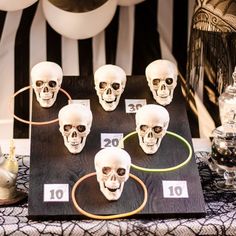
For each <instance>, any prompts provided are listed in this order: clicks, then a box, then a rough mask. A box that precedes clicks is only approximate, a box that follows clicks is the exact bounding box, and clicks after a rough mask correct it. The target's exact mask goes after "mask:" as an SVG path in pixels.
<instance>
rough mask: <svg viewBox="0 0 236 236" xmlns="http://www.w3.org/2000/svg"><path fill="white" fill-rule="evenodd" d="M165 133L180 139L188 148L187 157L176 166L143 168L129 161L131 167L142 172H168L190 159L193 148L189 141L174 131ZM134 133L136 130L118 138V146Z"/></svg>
mask: <svg viewBox="0 0 236 236" xmlns="http://www.w3.org/2000/svg"><path fill="white" fill-rule="evenodd" d="M166 133H167V134H169V135H172V136H174V137H175V138H177V139H179V140H180V141H182V142H183V143H184V144H185V146H186V147H187V148H188V151H189V154H188V157H187V159H186V160H185V161H183V162H182V163H180V164H178V165H176V166H172V167H168V168H161V169H152V168H144V167H141V166H137V165H134V164H132V163H131V167H133V168H134V169H136V170H141V171H144V172H168V171H173V170H177V169H179V168H180V167H182V166H184V165H186V164H187V163H188V162H189V161H190V159H191V157H192V154H193V150H192V147H191V145H190V144H189V142H188V141H187V140H186V139H185V138H183V137H182V136H181V135H179V134H176V133H174V132H171V131H166ZM134 134H137V131H134V132H131V133H129V134H127V135H126V136H125V137H124V138H123V139H121V140H120V144H119V146H121V144H122V142H124V141H125V140H126V139H128V138H129V137H130V136H132V135H134Z"/></svg>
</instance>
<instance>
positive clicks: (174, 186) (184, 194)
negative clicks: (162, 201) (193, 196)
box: [162, 180, 188, 198]
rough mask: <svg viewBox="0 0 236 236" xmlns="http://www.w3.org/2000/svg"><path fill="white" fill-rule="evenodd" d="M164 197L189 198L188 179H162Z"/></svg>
mask: <svg viewBox="0 0 236 236" xmlns="http://www.w3.org/2000/svg"><path fill="white" fill-rule="evenodd" d="M162 187H163V196H164V198H188V187H187V181H185V180H183V181H169V180H162Z"/></svg>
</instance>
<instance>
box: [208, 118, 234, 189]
mask: <svg viewBox="0 0 236 236" xmlns="http://www.w3.org/2000/svg"><path fill="white" fill-rule="evenodd" d="M212 134H213V141H212V148H211V159H212V160H213V162H214V164H215V165H216V166H217V167H218V168H220V169H221V170H223V171H224V178H225V181H224V182H221V183H217V186H218V187H220V188H221V189H233V190H236V123H235V122H228V123H225V124H223V125H222V126H219V127H217V128H216V129H215V130H214V131H213V133H212Z"/></svg>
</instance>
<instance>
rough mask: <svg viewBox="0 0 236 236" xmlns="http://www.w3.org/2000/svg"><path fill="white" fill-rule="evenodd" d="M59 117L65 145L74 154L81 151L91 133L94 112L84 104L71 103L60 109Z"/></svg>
mask: <svg viewBox="0 0 236 236" xmlns="http://www.w3.org/2000/svg"><path fill="white" fill-rule="evenodd" d="M58 118H59V125H60V128H59V130H60V132H61V134H62V136H63V138H64V144H65V146H66V147H67V149H68V150H69V152H71V153H73V154H77V153H80V152H81V151H82V150H83V148H84V146H85V142H86V138H87V136H88V134H89V133H90V128H91V125H92V119H93V116H92V112H91V111H90V109H89V108H87V107H86V106H84V105H81V104H69V105H66V106H64V107H63V108H62V109H61V110H60V111H59V114H58Z"/></svg>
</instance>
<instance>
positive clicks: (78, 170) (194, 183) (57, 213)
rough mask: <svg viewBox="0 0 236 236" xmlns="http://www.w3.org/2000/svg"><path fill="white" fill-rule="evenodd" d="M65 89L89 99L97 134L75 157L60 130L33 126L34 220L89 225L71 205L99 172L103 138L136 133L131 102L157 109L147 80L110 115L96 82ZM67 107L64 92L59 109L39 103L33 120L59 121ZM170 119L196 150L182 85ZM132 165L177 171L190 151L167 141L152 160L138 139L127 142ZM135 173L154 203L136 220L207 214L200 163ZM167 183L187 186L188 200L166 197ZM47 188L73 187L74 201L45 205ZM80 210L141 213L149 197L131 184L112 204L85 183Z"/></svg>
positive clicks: (133, 81) (132, 83)
mask: <svg viewBox="0 0 236 236" xmlns="http://www.w3.org/2000/svg"><path fill="white" fill-rule="evenodd" d="M62 88H64V89H65V90H66V91H67V92H69V93H70V95H71V97H72V99H89V100H90V108H91V111H92V113H93V123H92V128H91V132H90V134H89V135H88V137H87V141H86V145H85V147H84V149H83V151H82V152H81V153H80V154H76V155H74V154H70V153H69V151H68V150H67V149H66V147H65V146H64V143H63V138H62V136H61V134H60V132H59V124H58V123H54V124H50V125H45V126H33V127H32V133H31V159H30V185H29V217H30V218H34V219H51V218H52V219H69V218H72V219H73V218H74V219H83V218H85V217H84V216H83V215H81V214H80V213H79V212H77V211H76V210H75V208H74V206H73V203H72V201H71V189H72V187H73V185H74V184H75V182H76V181H77V180H78V179H79V178H80V177H82V176H84V175H85V174H87V173H90V172H94V171H95V168H94V156H95V154H96V153H97V152H98V151H99V150H100V149H101V144H100V143H101V140H100V135H101V133H123V134H124V136H125V135H126V134H128V133H130V132H131V131H134V130H135V115H134V113H126V112H125V99H146V101H147V103H148V104H150V103H152V104H156V102H155V100H154V99H153V98H152V94H151V92H150V90H149V87H148V85H147V81H146V79H145V77H144V76H130V77H128V80H127V84H126V88H125V91H124V93H123V94H122V97H121V100H120V103H119V105H118V107H117V108H116V110H115V111H112V112H106V111H104V110H103V108H102V107H101V105H100V104H99V102H98V97H97V95H96V91H95V89H94V82H93V77H75V76H65V77H64V79H63V84H62ZM66 104H67V99H66V97H65V95H64V94H62V93H61V92H60V93H59V94H58V98H57V100H56V103H55V104H54V105H53V107H51V108H48V109H45V108H41V107H40V106H39V104H38V102H37V101H36V99H35V97H34V99H33V120H34V121H46V120H52V119H55V118H56V117H57V115H58V111H59V110H60V108H61V107H62V106H64V105H66ZM166 108H167V110H168V111H169V113H170V124H169V128H168V130H169V131H173V132H175V133H177V134H179V135H182V136H183V137H184V138H185V139H187V140H188V141H189V142H190V144H191V145H192V141H191V135H190V130H189V124H188V120H187V115H186V110H185V102H184V99H183V96H182V93H181V89H180V85H179V84H178V86H177V88H176V90H175V92H174V99H173V101H172V103H171V104H170V105H168V106H166ZM124 148H125V150H127V151H128V152H129V154H130V155H131V158H132V163H134V164H137V165H140V166H145V167H148V168H166V167H170V166H174V165H177V164H179V163H181V162H183V161H184V160H185V159H186V158H187V154H188V152H187V151H186V148H184V145H183V144H182V143H181V142H179V141H178V140H176V139H175V138H173V137H171V136H170V135H166V136H165V137H164V139H163V140H162V143H161V146H160V148H159V150H158V152H157V153H156V154H154V155H146V154H144V152H143V151H142V150H141V148H140V147H139V145H138V138H137V136H132V137H131V138H129V139H128V140H127V141H125V146H124ZM131 173H133V174H135V175H137V176H138V177H139V178H140V179H142V180H143V181H144V183H145V184H146V186H147V189H148V202H147V205H146V206H145V208H144V209H143V210H142V211H141V212H140V213H139V214H137V215H135V216H133V217H134V218H138V217H139V218H140V217H141V218H147V217H176V216H178V217H180V216H181V217H182V216H187V217H199V216H203V215H204V214H205V204H204V198H203V193H202V189H201V183H200V178H199V173H198V169H197V165H196V163H195V159H194V157H193V158H192V159H191V160H190V162H189V163H188V164H187V165H186V166H184V167H182V168H181V169H178V170H176V171H172V172H165V173H164V172H162V173H145V172H142V171H138V170H135V169H133V168H131ZM163 180H165V181H166V180H167V181H186V183H187V190H188V197H187V198H166V197H164V196H163V182H162V181H163ZM45 184H68V185H69V195H70V196H69V201H67V202H45V201H44V185H45ZM76 198H77V200H78V201H79V205H80V206H81V207H82V208H84V209H85V210H87V211H89V212H91V213H94V214H101V215H111V214H119V213H123V212H129V211H131V210H134V209H136V208H137V207H138V206H139V205H140V204H141V202H142V199H143V192H142V189H141V188H140V186H139V185H138V184H137V183H136V182H135V181H134V180H132V179H131V178H130V179H129V180H128V181H127V182H126V184H125V187H124V191H123V193H122V196H121V198H120V199H119V200H118V201H115V202H114V201H112V202H109V201H107V200H106V199H105V197H104V196H103V195H102V193H101V192H100V190H99V187H98V183H97V181H96V178H95V177H91V178H89V179H87V180H86V181H84V182H83V183H82V184H81V186H80V187H79V189H78V191H77V192H76Z"/></svg>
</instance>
